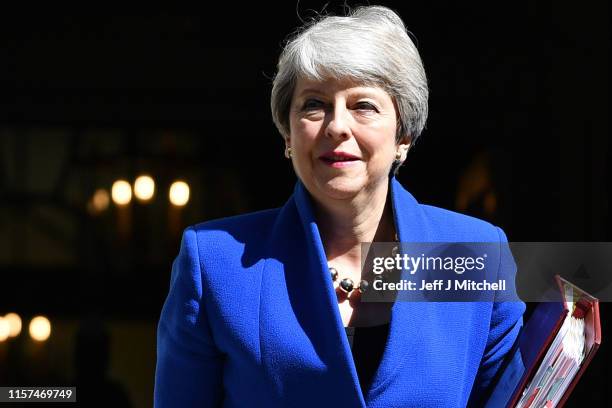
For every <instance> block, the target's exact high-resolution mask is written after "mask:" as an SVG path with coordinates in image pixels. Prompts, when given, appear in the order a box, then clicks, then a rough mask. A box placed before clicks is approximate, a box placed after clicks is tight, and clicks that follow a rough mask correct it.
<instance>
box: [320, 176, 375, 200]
mask: <svg viewBox="0 0 612 408" xmlns="http://www.w3.org/2000/svg"><path fill="white" fill-rule="evenodd" d="M319 187H320V191H321V192H322V193H323V194H324V195H325V196H327V197H329V198H331V199H334V200H346V199H351V198H353V197H355V196H356V195H357V194H359V192H361V191H363V188H364V187H365V184H364V183H363V182H361V180H359V179H357V178H351V177H336V178H333V179H331V180H327V181H325V182H323V183H320V185H319Z"/></svg>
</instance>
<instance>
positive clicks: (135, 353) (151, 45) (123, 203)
mask: <svg viewBox="0 0 612 408" xmlns="http://www.w3.org/2000/svg"><path fill="white" fill-rule="evenodd" d="M348 4H350V5H351V6H354V5H356V4H357V3H353V2H348ZM378 4H383V5H387V6H389V7H392V8H393V9H395V10H396V11H398V12H399V14H400V15H401V16H402V18H403V20H404V21H405V23H406V25H407V27H408V29H409V30H410V31H411V32H412V33H413V34H414V37H415V39H416V43H417V44H418V47H419V50H420V52H421V56H422V58H423V61H424V64H425V68H426V71H427V74H428V79H429V84H430V88H431V93H430V117H429V120H428V125H427V128H426V130H425V132H424V133H423V135H422V138H421V140H419V141H418V143H417V144H416V146H415V148H414V149H413V150H412V151H411V153H410V155H409V158H408V161H407V164H406V165H405V166H404V168H402V170H401V171H400V175H399V179H400V181H401V182H402V183H403V184H404V185H405V186H406V187H407V188H408V189H409V190H410V191H411V192H412V193H413V194H414V195H415V197H416V198H417V199H418V200H419V201H420V202H423V203H427V204H432V205H436V206H440V207H445V208H448V209H452V210H455V211H460V212H463V213H466V214H471V215H474V216H477V217H480V218H484V219H487V220H489V221H491V222H493V223H496V224H497V225H500V226H501V227H502V228H504V230H505V231H506V233H507V235H508V238H509V240H511V241H612V237H611V235H612V234H611V231H612V225H611V221H610V198H611V188H612V177H611V174H610V173H611V172H610V148H609V134H610V132H609V123H608V113H609V101H608V89H609V83H608V80H609V70H610V67H609V45H610V31H609V13H608V11H609V10H608V4H607V2H605V1H599V2H596V1H587V2H582V3H576V2H572V3H568V4H563V3H559V2H550V3H549V2H511V3H504V4H501V3H494V2H493V3H491V2H467V3H466V2H461V3H457V4H454V5H447V4H442V3H438V2H436V3H434V2H427V3H425V2H392V1H381V2H379V3H378ZM342 5H343V2H322V1H319V2H317V1H300V2H299V3H298V2H296V1H289V2H281V3H279V4H277V5H275V6H274V7H268V6H267V5H263V4H251V5H250V6H238V5H235V4H228V5H227V6H224V5H219V4H217V5H214V6H211V8H209V9H206V10H200V11H199V13H198V14H197V15H189V16H176V15H168V14H160V15H156V16H146V17H145V16H91V15H87V16H84V15H82V16H61V17H58V16H52V15H32V14H27V15H19V16H17V15H8V14H3V15H2V16H0V42H1V46H0V55H1V59H0V61H2V64H0V279H1V280H0V317H1V318H0V385H41V386H43V385H47V386H49V385H77V387H78V397H79V398H80V401H81V403H80V405H84V406H108V405H109V404H111V403H112V404H114V405H116V406H126V407H127V406H131V407H149V406H151V405H152V395H153V381H154V370H155V348H156V338H155V336H156V324H157V319H158V318H159V314H160V311H161V307H162V305H163V302H164V299H165V296H166V294H167V291H168V285H169V279H170V269H171V263H172V260H173V259H174V257H175V256H176V255H177V253H178V249H179V243H180V237H181V232H182V230H183V229H184V228H185V227H186V226H188V225H190V224H194V223H197V222H201V221H205V220H209V219H213V218H218V217H223V216H229V215H234V214H239V213H243V212H247V211H255V210H260V209H264V208H270V207H278V206H281V205H283V204H284V202H285V201H286V200H287V198H288V197H289V195H290V194H291V192H292V189H293V186H294V183H295V175H294V174H293V171H292V169H291V167H290V164H289V162H288V161H287V160H286V159H285V158H284V157H283V149H284V144H283V141H282V139H281V137H280V135H279V134H278V132H277V131H276V129H275V127H274V125H273V123H272V120H271V116H270V109H269V96H270V90H271V82H272V81H271V78H272V77H273V75H274V72H275V64H276V60H277V58H278V55H279V53H280V50H281V45H282V42H283V40H284V39H285V37H286V36H287V34H289V33H290V32H292V31H293V30H294V28H295V27H297V26H298V25H300V24H301V21H302V20H307V19H308V18H310V17H312V16H314V11H313V10H316V11H322V10H327V11H328V12H331V13H337V12H341V11H342ZM601 314H602V319H603V322H602V324H603V326H604V327H603V330H604V333H603V336H604V347H603V348H602V349H601V350H600V351H599V354H598V355H597V356H596V358H595V360H594V362H593V363H592V366H591V367H590V368H589V370H587V372H586V374H585V376H584V377H583V379H582V380H581V382H580V383H579V385H578V387H577V389H576V391H575V392H574V394H573V395H572V397H571V398H570V400H569V402H568V406H578V405H579V404H584V403H585V402H590V403H597V402H599V403H601V402H604V401H609V399H610V392H609V390H606V389H605V388H604V385H605V384H609V381H610V378H611V369H610V367H609V365H610V363H611V362H612V359H611V357H610V352H609V351H608V349H607V347H606V342H607V340H606V339H609V338H611V337H610V335H611V334H612V333H611V332H610V329H609V326H610V323H609V322H610V318H609V316H612V313H610V307H609V304H603V305H602V310H601ZM90 390H93V391H95V399H94V400H89V402H87V401H88V397H89V396H88V393H90Z"/></svg>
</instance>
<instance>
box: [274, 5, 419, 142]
mask: <svg viewBox="0 0 612 408" xmlns="http://www.w3.org/2000/svg"><path fill="white" fill-rule="evenodd" d="M277 69H278V71H277V73H276V75H275V77H274V82H273V86H272V97H271V108H272V119H273V121H274V124H275V125H276V127H277V128H278V130H279V132H280V133H281V135H282V136H283V137H284V138H287V137H288V136H289V133H290V131H289V111H290V107H291V99H292V97H293V92H294V89H295V85H296V82H297V80H298V78H305V79H309V80H316V81H321V80H325V79H329V78H331V79H338V80H342V79H352V80H355V81H356V82H358V83H363V84H367V85H376V86H380V87H382V88H383V89H385V91H387V93H388V94H389V95H390V96H391V97H392V98H393V99H394V100H395V102H396V104H397V107H398V110H399V118H398V119H399V120H398V122H399V123H398V132H397V141H398V142H399V141H400V140H401V139H402V138H403V137H404V136H410V137H411V140H412V143H413V144H414V142H415V141H416V139H417V138H418V137H419V135H420V134H421V132H422V131H423V128H424V127H425V122H426V120H427V110H428V108H427V101H428V97H429V90H428V88H427V78H426V76H425V69H424V68H423V62H422V61H421V57H420V56H419V52H418V51H417V48H416V46H415V45H414V43H413V42H412V40H411V39H410V37H409V36H408V33H407V31H406V27H405V26H404V23H403V22H402V20H401V18H400V17H399V16H398V15H397V14H396V13H395V12H394V11H393V10H391V9H389V8H387V7H382V6H367V7H359V8H356V9H354V10H353V11H351V12H349V14H348V15H347V16H346V17H340V16H325V17H321V18H319V19H318V20H315V21H312V22H309V23H307V24H305V25H304V26H303V27H301V28H299V29H298V30H297V32H296V33H295V34H294V35H293V36H291V37H290V38H289V40H288V41H287V43H286V45H285V47H284V49H283V51H282V53H281V55H280V57H279V60H278V66H277Z"/></svg>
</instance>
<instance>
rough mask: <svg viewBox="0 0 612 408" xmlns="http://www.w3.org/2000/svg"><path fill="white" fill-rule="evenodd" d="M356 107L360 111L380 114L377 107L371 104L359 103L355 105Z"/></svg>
mask: <svg viewBox="0 0 612 408" xmlns="http://www.w3.org/2000/svg"><path fill="white" fill-rule="evenodd" d="M355 107H356V109H359V110H371V111H375V112H378V110H377V109H376V107H375V106H374V105H372V104H371V103H369V102H359V103H357V104H356V105H355Z"/></svg>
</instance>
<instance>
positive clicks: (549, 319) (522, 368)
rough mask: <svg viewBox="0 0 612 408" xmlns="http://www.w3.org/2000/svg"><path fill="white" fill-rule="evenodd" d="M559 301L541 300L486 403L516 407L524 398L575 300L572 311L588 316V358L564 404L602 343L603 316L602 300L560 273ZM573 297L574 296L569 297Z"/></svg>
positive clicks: (586, 326) (560, 405) (586, 353)
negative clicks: (524, 393) (600, 302)
mask: <svg viewBox="0 0 612 408" xmlns="http://www.w3.org/2000/svg"><path fill="white" fill-rule="evenodd" d="M556 284H557V286H558V294H559V298H558V301H552V302H543V303H540V304H538V306H537V307H536V309H535V310H534V312H533V314H532V315H531V317H530V318H529V320H528V321H527V322H526V323H525V325H524V326H523V328H522V330H521V333H520V334H519V337H518V339H517V342H516V343H515V347H514V349H513V350H512V351H511V352H510V353H509V356H508V359H507V364H506V366H505V367H504V368H503V370H502V373H501V375H500V376H499V380H498V382H497V383H496V385H495V388H494V389H493V391H492V393H491V396H490V398H489V400H488V401H487V403H486V404H485V406H486V407H507V408H510V407H515V406H516V405H517V403H518V402H519V400H520V399H521V397H522V395H523V392H524V390H525V389H526V387H528V385H529V383H530V382H531V380H532V379H533V377H534V375H535V373H536V372H537V371H538V368H539V367H540V364H542V360H543V358H544V356H545V355H546V352H547V351H548V349H549V347H550V346H551V344H552V342H553V340H554V339H555V337H556V336H557V334H558V332H559V330H560V329H561V326H562V325H563V322H564V321H565V319H566V317H567V316H569V313H570V310H568V304H567V303H566V302H567V301H570V302H571V301H573V302H575V306H574V308H573V309H574V310H573V311H572V312H571V313H572V315H573V316H574V317H576V318H583V319H584V328H585V330H584V336H585V343H584V346H585V348H584V359H583V360H582V363H581V365H580V368H579V369H578V371H577V372H576V374H575V375H574V377H573V378H572V379H571V380H570V383H569V385H568V387H567V388H566V390H565V391H564V392H563V394H562V396H561V399H560V400H559V403H558V405H557V407H562V406H563V405H564V404H565V402H566V401H567V398H568V397H569V395H570V394H571V392H572V390H573V389H574V387H575V386H576V384H577V383H578V380H579V379H580V377H581V376H582V374H583V373H584V371H585V370H586V368H587V366H588V365H589V363H590V362H591V360H592V359H593V356H594V355H595V352H596V351H597V349H598V348H599V345H600V344H601V323H600V319H599V300H598V299H597V298H595V297H593V296H591V295H589V294H588V293H586V292H585V291H583V290H581V289H580V288H578V287H576V286H575V285H573V284H572V283H570V282H568V281H567V280H565V279H563V278H561V277H560V276H558V275H557V276H556ZM569 297H571V298H569Z"/></svg>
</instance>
